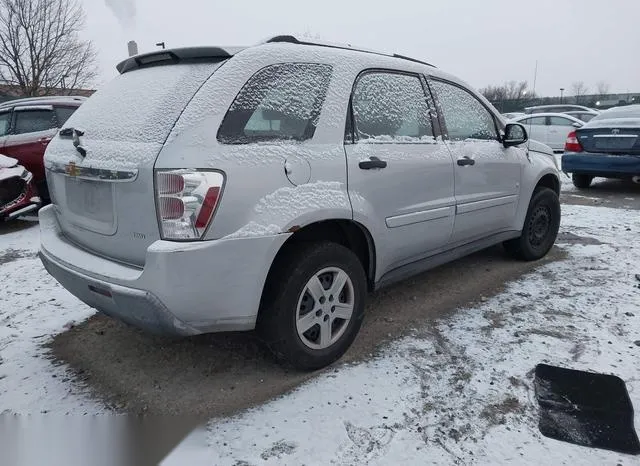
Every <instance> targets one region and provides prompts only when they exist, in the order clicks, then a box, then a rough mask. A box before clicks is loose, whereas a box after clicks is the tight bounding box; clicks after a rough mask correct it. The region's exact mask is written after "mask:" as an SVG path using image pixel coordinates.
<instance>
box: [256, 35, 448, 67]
mask: <svg viewBox="0 0 640 466" xmlns="http://www.w3.org/2000/svg"><path fill="white" fill-rule="evenodd" d="M278 42H285V43H288V44H297V45H315V46H318V47H330V48H336V49H344V50H353V51H355V52H364V53H372V54H374V55H382V56H385V57H392V58H399V59H401V60H408V61H411V62H414V63H420V64H422V65H427V66H430V67H432V68H435V67H436V66H435V65H432V64H431V63H427V62H425V61H422V60H417V59H415V58H411V57H406V56H404V55H400V54H397V53H394V54H389V53H383V52H377V51H375V50H368V49H363V48H356V47H353V46H352V45H351V44H338V43H333V42H323V41H311V40H309V41H308V40H302V39H299V38H297V37H296V36H294V35H291V34H284V35H279V36H274V37H271V38H269V39H267V40H265V41H264V42H263V43H264V44H270V43H278Z"/></svg>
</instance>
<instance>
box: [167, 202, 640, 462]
mask: <svg viewBox="0 0 640 466" xmlns="http://www.w3.org/2000/svg"><path fill="white" fill-rule="evenodd" d="M638 229H639V225H638V223H637V212H634V211H625V210H620V209H608V208H602V207H598V208H594V207H583V206H563V221H562V230H561V231H562V232H563V233H567V232H571V235H573V236H572V237H571V241H569V242H566V243H565V244H564V245H563V244H561V243H562V240H559V243H560V245H562V246H563V247H565V248H566V249H567V250H568V252H569V254H570V257H569V259H567V260H564V261H559V262H555V263H551V264H548V265H545V266H544V267H541V268H540V269H538V270H537V271H535V272H533V273H530V274H528V275H527V276H525V277H523V278H521V279H520V280H517V281H515V282H513V283H511V284H509V285H508V286H507V288H506V290H505V291H504V292H502V293H500V294H498V295H497V296H495V297H493V298H491V299H488V300H487V301H485V302H483V303H482V305H480V306H477V307H473V308H468V309H461V310H459V312H457V313H456V314H455V315H454V316H453V317H448V318H444V319H441V320H438V321H434V322H431V323H426V327H425V328H424V329H422V330H420V331H418V332H416V334H415V335H413V336H412V337H409V338H405V339H402V340H400V341H398V342H396V343H395V344H392V345H390V346H389V347H388V348H387V349H386V350H385V351H384V352H383V354H382V355H381V356H379V357H377V358H376V359H375V360H373V361H370V362H366V363H362V364H357V365H351V366H346V367H342V368H340V369H336V370H334V371H330V372H325V373H324V374H323V375H321V376H319V377H318V378H317V379H315V380H314V381H313V382H311V383H309V384H307V385H305V386H303V387H302V388H300V389H298V390H296V391H295V392H293V393H292V394H290V395H287V396H285V397H282V398H281V399H278V400H276V401H273V402H271V403H268V404H266V405H265V406H263V407H260V408H256V409H253V410H250V411H248V412H246V413H243V414H241V415H239V416H236V417H233V418H230V419H217V420H213V421H211V422H210V423H209V425H208V431H209V435H208V438H207V437H205V436H204V435H203V434H202V432H199V433H198V435H199V436H200V438H201V440H202V442H201V444H202V445H201V448H200V449H198V448H194V445H193V444H189V442H187V444H189V445H190V448H189V449H185V451H184V455H183V454H182V450H181V448H180V447H178V449H176V450H175V451H174V452H173V454H172V455H170V456H169V457H168V458H167V459H166V460H165V462H164V463H163V464H165V465H170V464H186V463H185V461H188V462H189V464H217V465H233V464H303V463H304V464H402V463H404V464H420V465H423V464H502V463H507V462H509V463H514V464H519V465H523V464H532V465H534V464H535V465H537V464H539V463H540V459H541V458H545V460H546V462H548V463H549V464H559V463H571V462H575V463H577V464H616V463H623V464H627V462H628V458H627V457H626V456H625V455H621V454H618V453H613V452H608V451H604V450H594V449H588V448H584V447H579V446H575V445H570V444H566V443H562V442H558V441H555V440H551V439H548V438H545V437H543V436H542V435H541V434H540V433H539V432H538V429H537V404H536V401H535V396H534V391H533V369H534V368H535V366H536V364H538V363H543V362H544V363H548V364H555V365H559V366H564V367H570V368H575V369H581V370H589V371H596V372H603V373H613V374H616V375H619V376H620V377H622V378H623V379H624V380H626V382H627V387H628V389H629V392H630V396H631V400H632V402H633V403H634V405H635V406H636V407H637V406H640V368H638V365H637V358H638V355H639V354H640V347H639V346H638V345H636V344H635V341H637V340H640V290H639V289H638V285H639V284H640V282H638V281H637V279H636V278H635V276H634V275H635V273H638V271H640V269H638V267H640V266H639V265H638V264H640V247H639V246H638V241H637V236H638ZM581 238H583V239H584V241H582V242H581V241H580V239H581ZM598 243H600V244H598ZM639 343H640V342H639ZM205 438H206V445H204V443H205V442H204V439H205ZM279 445H287V447H286V448H278V446H279Z"/></svg>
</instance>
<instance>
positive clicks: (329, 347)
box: [258, 242, 367, 370]
mask: <svg viewBox="0 0 640 466" xmlns="http://www.w3.org/2000/svg"><path fill="white" fill-rule="evenodd" d="M290 248H291V249H290V250H288V251H287V252H285V253H284V255H283V256H282V257H280V259H279V260H278V263H277V264H275V267H277V268H276V270H275V273H274V274H272V275H270V277H269V283H267V287H268V289H267V295H265V299H264V300H263V303H262V306H261V310H260V316H259V319H258V331H259V333H260V334H261V336H262V338H263V339H264V340H265V342H266V343H267V345H268V346H269V348H270V349H271V351H272V352H273V353H274V355H275V356H276V358H277V359H279V360H280V361H282V362H285V363H287V364H290V365H291V366H293V367H294V368H296V369H299V370H315V369H320V368H322V367H325V366H327V365H329V364H331V363H333V362H334V361H336V360H337V359H339V358H340V357H341V356H342V355H343V354H344V353H345V352H346V351H347V349H348V348H349V347H350V346H351V344H352V343H353V341H354V339H355V337H356V335H357V334H358V331H359V330H360V326H361V324H362V320H363V318H364V305H365V299H366V292H367V280H366V276H365V273H364V270H363V268H362V264H361V263H360V260H359V259H358V257H357V256H356V255H355V254H354V253H353V252H352V251H351V250H349V249H347V248H345V247H344V246H341V245H339V244H336V243H330V242H320V243H310V244H309V243H306V244H300V245H294V246H291V247H290Z"/></svg>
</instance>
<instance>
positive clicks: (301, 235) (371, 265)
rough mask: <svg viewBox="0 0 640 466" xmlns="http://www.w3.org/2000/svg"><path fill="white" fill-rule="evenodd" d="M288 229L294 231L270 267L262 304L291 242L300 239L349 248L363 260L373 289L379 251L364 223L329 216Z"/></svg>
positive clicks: (369, 284)
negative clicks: (329, 217) (328, 217)
mask: <svg viewBox="0 0 640 466" xmlns="http://www.w3.org/2000/svg"><path fill="white" fill-rule="evenodd" d="M289 231H290V232H292V233H293V234H292V235H291V236H290V237H289V238H288V239H287V241H285V242H284V243H283V244H282V246H280V249H279V250H278V252H277V253H276V255H275V257H274V259H273V261H272V263H271V266H270V267H269V272H268V273H267V278H266V280H265V283H264V286H263V290H262V297H261V300H260V303H261V306H260V307H261V308H262V303H263V301H264V299H265V297H266V296H267V291H268V290H269V289H271V288H272V287H271V286H270V284H271V283H272V282H273V280H274V279H275V278H276V276H277V273H278V270H279V268H280V265H281V261H282V258H283V257H284V256H285V255H286V253H287V251H288V250H289V249H290V248H291V247H292V246H294V245H298V244H300V243H301V242H316V241H332V242H335V243H337V244H340V245H342V246H344V247H346V248H348V249H350V250H351V251H353V252H354V253H355V254H356V256H357V257H358V259H359V260H360V263H361V264H362V267H363V269H364V272H365V275H366V277H367V285H368V288H369V290H372V289H373V284H374V280H375V271H376V251H375V244H374V241H373V237H372V236H371V233H370V232H369V230H368V229H367V228H366V227H365V226H364V225H362V224H361V223H358V222H356V221H354V220H349V219H327V220H321V221H316V222H313V223H310V224H308V225H305V226H304V227H292V228H291V229H290V230H289Z"/></svg>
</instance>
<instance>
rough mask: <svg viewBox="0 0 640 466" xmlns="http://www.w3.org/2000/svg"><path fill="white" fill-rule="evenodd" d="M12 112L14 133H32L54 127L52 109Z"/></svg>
mask: <svg viewBox="0 0 640 466" xmlns="http://www.w3.org/2000/svg"><path fill="white" fill-rule="evenodd" d="M14 113H15V115H16V125H15V130H14V133H15V134H23V133H34V132H36V131H44V130H46V129H50V128H55V127H56V123H55V120H54V115H53V111H52V110H21V111H16V112H14Z"/></svg>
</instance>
